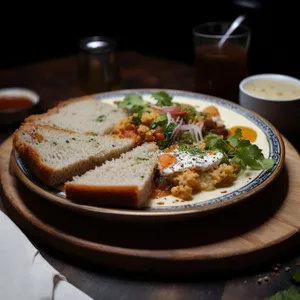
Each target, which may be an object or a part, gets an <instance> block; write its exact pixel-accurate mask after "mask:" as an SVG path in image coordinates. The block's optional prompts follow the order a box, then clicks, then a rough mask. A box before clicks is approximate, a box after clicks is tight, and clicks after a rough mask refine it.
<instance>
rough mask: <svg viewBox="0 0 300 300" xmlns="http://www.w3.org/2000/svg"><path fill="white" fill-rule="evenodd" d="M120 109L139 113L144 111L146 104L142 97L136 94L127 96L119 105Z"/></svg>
mask: <svg viewBox="0 0 300 300" xmlns="http://www.w3.org/2000/svg"><path fill="white" fill-rule="evenodd" d="M119 106H120V107H123V108H126V109H127V110H128V111H129V112H130V113H132V114H133V113H139V112H141V111H143V110H145V109H146V108H147V106H148V103H147V102H146V101H144V100H143V98H142V96H140V95H136V94H129V95H127V96H126V97H125V98H124V99H123V101H121V102H120V103H119Z"/></svg>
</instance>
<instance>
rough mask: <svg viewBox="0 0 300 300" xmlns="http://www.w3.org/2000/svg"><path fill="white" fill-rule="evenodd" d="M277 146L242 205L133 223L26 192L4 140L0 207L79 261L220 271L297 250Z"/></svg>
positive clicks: (287, 181) (290, 192)
mask: <svg viewBox="0 0 300 300" xmlns="http://www.w3.org/2000/svg"><path fill="white" fill-rule="evenodd" d="M285 145H286V158H285V164H284V169H283V171H282V172H281V174H280V175H279V177H277V179H276V180H275V182H273V183H272V184H271V185H270V186H269V187H267V188H265V189H264V190H263V191H262V192H260V193H258V194H256V195H255V196H253V197H251V199H249V200H248V201H247V202H244V203H241V204H236V205H234V207H232V208H231V207H229V208H228V209H226V210H224V211H222V212H216V213H214V214H212V215H208V216H205V217H202V218H199V219H194V220H192V221H191V220H189V221H186V222H172V223H165V222H164V223H156V224H140V223H139V224H138V225H137V224H134V223H132V224H126V223H124V222H107V221H103V220H99V219H97V218H92V217H90V216H83V215H80V214H77V213H74V212H72V211H69V210H66V209H63V208H62V207H60V206H58V205H54V204H53V203H50V202H49V201H47V200H46V199H44V198H41V197H38V196H37V195H36V194H34V193H32V192H31V191H30V190H28V189H27V188H26V187H25V186H24V185H23V184H22V183H21V182H20V181H19V180H18V179H17V178H16V177H15V176H14V174H13V171H14V170H13V169H12V168H10V166H11V165H10V164H9V161H10V157H11V151H12V138H9V139H8V140H6V141H5V142H4V143H3V144H2V145H1V147H0V153H1V155H0V158H1V164H0V178H1V182H2V185H3V191H4V194H5V196H6V198H5V200H7V201H4V204H5V208H6V209H7V211H8V215H9V216H10V217H11V218H12V219H13V220H14V221H15V222H16V224H18V225H19V226H20V227H21V228H22V229H23V230H24V231H25V232H27V233H29V234H31V235H32V236H35V237H36V238H38V239H39V240H40V241H41V242H42V243H46V244H49V245H50V246H52V247H54V248H56V250H58V251H62V252H64V253H65V254H67V255H70V256H71V257H73V258H74V259H79V260H81V261H83V262H84V263H89V264H99V265H100V266H105V267H112V268H115V269H121V270H128V271H135V272H137V271H138V272H139V271H143V272H146V273H148V274H154V275H155V276H158V275H167V276H168V277H170V275H171V276H172V277H174V276H180V277H182V276H187V275H191V274H193V275H194V274H208V273H212V272H218V273H221V272H223V273H224V272H226V273H228V272H229V271H236V270H238V269H244V268H248V267H253V265H254V264H259V263H265V262H266V261H270V260H271V259H275V258H276V257H278V255H280V254H282V253H284V252H286V250H290V249H289V248H290V247H292V246H293V244H294V246H296V245H297V246H298V245H299V242H300V237H299V230H300V215H299V214H300V212H299V210H298V209H297V208H298V207H300V186H299V184H298V179H297V178H299V177H300V160H299V156H298V153H297V151H296V150H295V149H294V148H293V147H292V145H291V144H290V143H289V142H287V141H286V140H285ZM200 231H201V232H200ZM232 265H233V266H234V267H232ZM229 266H230V269H229Z"/></svg>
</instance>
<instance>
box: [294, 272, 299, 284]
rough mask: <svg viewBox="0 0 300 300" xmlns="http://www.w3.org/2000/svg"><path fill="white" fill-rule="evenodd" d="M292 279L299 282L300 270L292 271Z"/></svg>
mask: <svg viewBox="0 0 300 300" xmlns="http://www.w3.org/2000/svg"><path fill="white" fill-rule="evenodd" d="M292 279H293V281H295V282H297V283H300V272H294V273H293V277H292Z"/></svg>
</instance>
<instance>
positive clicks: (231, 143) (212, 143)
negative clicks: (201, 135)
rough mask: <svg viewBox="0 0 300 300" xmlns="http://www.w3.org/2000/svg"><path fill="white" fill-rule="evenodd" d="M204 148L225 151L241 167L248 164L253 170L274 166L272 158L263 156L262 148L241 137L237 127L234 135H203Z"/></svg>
mask: <svg viewBox="0 0 300 300" xmlns="http://www.w3.org/2000/svg"><path fill="white" fill-rule="evenodd" d="M204 141H205V143H206V149H209V150H217V151H221V152H222V153H225V154H226V155H227V156H228V157H229V158H232V162H234V163H237V164H239V165H240V166H241V168H245V167H246V166H249V167H250V168H251V169H253V170H262V169H270V168H272V167H273V166H274V160H272V159H267V158H264V155H263V153H262V150H261V149H259V148H258V146H257V145H255V144H251V142H250V141H249V140H245V139H242V132H241V130H240V129H237V130H236V131H235V133H234V135H232V136H229V137H227V138H226V139H223V138H222V137H221V136H219V135H217V134H214V133H210V134H208V135H206V136H205V139H204Z"/></svg>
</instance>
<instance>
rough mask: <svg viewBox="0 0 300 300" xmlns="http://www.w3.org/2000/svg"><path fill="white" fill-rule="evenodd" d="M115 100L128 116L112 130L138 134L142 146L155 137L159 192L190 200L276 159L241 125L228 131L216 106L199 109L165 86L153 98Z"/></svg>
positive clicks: (134, 96)
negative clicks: (177, 99)
mask: <svg viewBox="0 0 300 300" xmlns="http://www.w3.org/2000/svg"><path fill="white" fill-rule="evenodd" d="M116 104H117V105H118V106H119V107H120V108H125V109H126V110H127V112H128V116H127V117H126V118H124V119H123V120H121V122H120V123H119V124H117V125H116V126H115V128H114V130H113V135H114V136H117V137H121V138H125V137H130V138H133V139H134V140H135V142H136V144H137V145H140V144H143V143H144V142H154V143H156V144H157V146H158V148H159V149H158V150H157V156H158V168H157V172H156V176H155V183H156V192H155V194H156V195H161V194H164V195H167V194H168V193H169V194H171V195H173V196H175V197H178V198H181V199H183V200H191V199H192V197H193V194H195V193H199V192H201V191H209V190H213V189H216V188H218V187H224V186H230V185H231V184H233V183H234V181H235V180H236V179H237V177H238V176H239V174H240V171H241V170H244V169H245V168H250V169H255V170H262V169H268V168H272V167H273V164H274V161H273V160H271V159H267V158H265V157H264V155H263V153H262V150H261V149H259V148H258V146H257V145H256V144H253V143H251V142H250V141H249V140H247V139H245V138H244V136H243V135H242V130H241V129H240V128H237V129H236V130H235V131H234V132H229V130H228V129H227V128H226V126H225V125H224V122H223V120H222V118H221V115H220V112H219V110H218V108H217V107H216V106H214V105H210V106H207V107H205V108H203V109H202V110H199V109H196V107H193V106H191V105H188V104H184V103H177V102H174V100H173V98H172V97H171V96H170V95H169V94H167V93H166V92H164V91H161V92H157V93H153V94H152V97H151V99H150V100H149V101H146V100H145V99H143V97H142V96H141V95H137V94H129V95H126V96H125V97H124V99H123V100H122V101H119V102H117V103H116ZM157 190H159V192H157Z"/></svg>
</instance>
